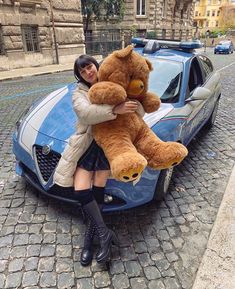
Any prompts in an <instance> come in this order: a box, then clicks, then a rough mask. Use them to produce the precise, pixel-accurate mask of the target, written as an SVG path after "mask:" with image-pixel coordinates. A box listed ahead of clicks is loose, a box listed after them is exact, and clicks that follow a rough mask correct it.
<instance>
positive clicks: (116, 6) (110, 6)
mask: <svg viewBox="0 0 235 289" xmlns="http://www.w3.org/2000/svg"><path fill="white" fill-rule="evenodd" d="M103 2H104V5H103V8H104V12H105V17H106V19H108V18H110V17H113V16H116V17H118V18H119V19H120V20H121V19H123V17H124V12H125V1H124V0H103Z"/></svg>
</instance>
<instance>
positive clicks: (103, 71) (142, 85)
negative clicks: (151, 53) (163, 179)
mask: <svg viewBox="0 0 235 289" xmlns="http://www.w3.org/2000/svg"><path fill="white" fill-rule="evenodd" d="M151 70H152V65H151V63H150V62H149V61H148V60H147V59H145V58H144V57H142V56H141V55H139V54H138V53H136V52H134V51H133V46H131V45H129V46H127V47H126V48H124V49H121V50H117V51H114V52H113V53H112V54H111V55H109V56H108V57H107V58H106V59H105V60H104V61H103V62H102V64H101V66H100V68H99V74H98V78H99V82H98V83H96V84H95V85H93V86H92V87H91V88H90V90H89V97H90V101H91V103H95V104H110V105H117V104H119V103H121V102H123V101H125V100H126V99H137V100H138V101H140V102H141V104H142V106H143V108H144V110H145V112H147V113H150V112H154V111H156V110H158V108H159V106H160V100H159V98H158V97H157V96H156V95H155V94H153V93H151V92H148V78H149V73H150V71H151ZM159 73H160V72H159ZM93 136H94V138H95V140H96V142H97V143H98V145H99V146H101V147H102V149H103V150H104V153H105V155H106V157H107V159H108V160H109V163H110V167H111V173H112V175H113V177H114V178H115V179H117V180H120V181H123V182H129V181H134V180H136V179H137V178H139V177H140V175H141V173H142V172H143V170H144V168H145V167H146V166H147V165H148V166H149V167H151V168H153V169H158V170H160V169H166V168H170V167H172V166H174V165H176V164H179V163H180V162H181V161H182V160H183V159H184V158H185V157H186V155H187V154H188V151H187V149H186V147H185V146H183V145H182V144H180V143H177V142H163V141H161V140H160V139H159V138H158V137H157V136H156V135H155V134H154V133H153V132H152V131H151V129H150V128H149V127H148V126H147V124H146V123H145V122H144V120H143V119H142V118H141V117H140V116H139V115H138V114H137V113H126V114H122V115H117V118H116V119H115V120H111V121H107V122H103V123H100V124H97V125H94V126H93Z"/></svg>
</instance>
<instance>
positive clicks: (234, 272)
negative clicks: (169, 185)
mask: <svg viewBox="0 0 235 289" xmlns="http://www.w3.org/2000/svg"><path fill="white" fill-rule="evenodd" d="M192 289H235V166H234V168H233V171H232V173H231V176H230V179H229V182H228V185H227V188H226V191H225V193H224V197H223V200H222V202H221V205H220V208H219V211H218V215H217V218H216V220H215V223H214V226H213V229H212V231H211V234H210V238H209V241H208V243H207V248H206V251H205V253H204V256H203V258H202V262H201V264H200V266H199V269H198V273H197V276H196V279H195V282H194V285H193V288H192Z"/></svg>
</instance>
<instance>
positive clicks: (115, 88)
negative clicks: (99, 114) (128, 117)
mask: <svg viewBox="0 0 235 289" xmlns="http://www.w3.org/2000/svg"><path fill="white" fill-rule="evenodd" d="M88 95H89V98H90V101H91V103H93V104H109V105H117V104H119V103H121V102H123V101H125V99H126V97H127V95H126V91H125V89H124V88H123V87H122V86H121V85H119V84H116V83H113V82H110V81H101V82H97V83H96V84H94V85H92V87H91V88H90V89H89V91H88Z"/></svg>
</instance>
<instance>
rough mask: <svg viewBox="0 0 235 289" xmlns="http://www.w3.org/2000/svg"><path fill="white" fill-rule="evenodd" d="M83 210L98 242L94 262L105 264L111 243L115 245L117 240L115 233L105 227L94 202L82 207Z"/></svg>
mask: <svg viewBox="0 0 235 289" xmlns="http://www.w3.org/2000/svg"><path fill="white" fill-rule="evenodd" d="M83 209H84V210H85V212H86V213H87V215H88V216H89V218H90V219H91V221H92V223H93V224H94V227H95V230H96V234H97V236H98V238H99V241H100V250H99V252H98V253H97V255H96V261H97V262H98V263H105V262H106V261H107V260H108V259H109V256H110V249H111V245H112V243H114V244H116V245H117V244H118V239H117V237H116V235H115V233H114V232H113V231H112V230H110V229H108V228H107V226H106V225H105V223H104V220H103V217H102V215H101V213H100V209H99V207H98V205H97V202H96V201H95V200H93V201H92V202H90V203H88V204H86V205H84V206H83Z"/></svg>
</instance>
